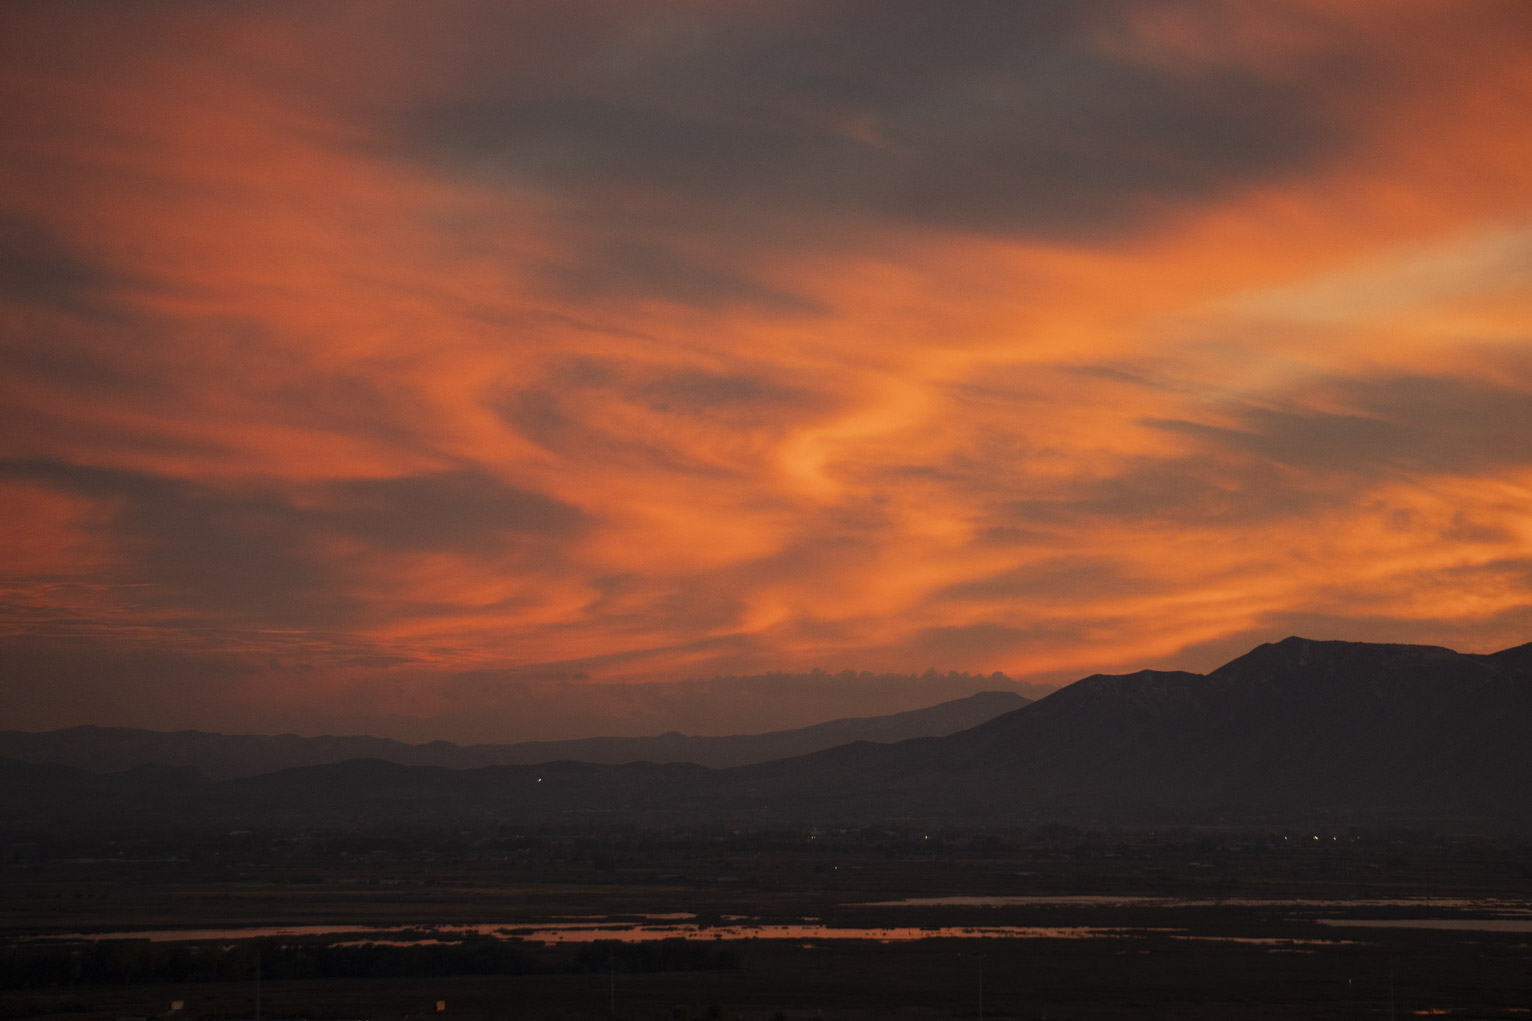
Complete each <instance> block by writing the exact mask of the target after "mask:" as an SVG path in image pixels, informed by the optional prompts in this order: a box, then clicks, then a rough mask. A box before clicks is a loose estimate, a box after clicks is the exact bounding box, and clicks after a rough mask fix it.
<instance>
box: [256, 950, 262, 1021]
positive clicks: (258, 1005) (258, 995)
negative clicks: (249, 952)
mask: <svg viewBox="0 0 1532 1021" xmlns="http://www.w3.org/2000/svg"><path fill="white" fill-rule="evenodd" d="M255 1021H261V948H260V945H259V944H257V945H256V948H255Z"/></svg>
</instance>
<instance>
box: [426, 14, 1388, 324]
mask: <svg viewBox="0 0 1532 1021" xmlns="http://www.w3.org/2000/svg"><path fill="white" fill-rule="evenodd" d="M1130 10H1131V7H1130V6H1129V5H1123V4H1115V3H1097V4H1084V5H1081V4H1063V3H1044V4H1028V5H1025V6H1021V7H1017V6H1013V5H1000V4H972V5H962V6H960V7H953V8H948V9H945V10H943V11H942V12H941V13H940V15H936V14H934V13H933V12H931V11H930V10H928V9H925V8H923V7H921V6H920V5H913V4H903V3H896V4H892V5H880V6H878V7H877V8H875V9H870V8H868V7H866V6H865V5H862V4H859V3H837V4H815V5H794V4H787V5H778V6H776V7H774V8H770V9H757V10H753V11H749V12H744V11H740V10H739V9H737V8H717V9H709V8H705V7H700V8H691V9H686V10H684V11H677V12H672V18H671V20H670V21H669V22H668V23H667V22H666V20H665V19H661V18H655V19H651V21H650V23H648V24H646V25H643V26H637V27H635V26H633V25H632V24H630V23H626V22H624V21H621V20H618V21H615V22H611V21H608V22H605V23H603V22H602V21H600V20H598V19H592V18H591V12H590V11H589V10H587V9H585V8H582V7H581V6H579V5H570V6H568V7H566V8H562V9H560V13H559V14H558V15H552V16H550V15H548V14H547V12H544V14H543V17H542V19H540V20H544V24H543V25H542V26H541V27H542V30H543V31H544V32H545V33H547V34H548V35H551V36H552V37H553V40H554V41H553V42H552V44H551V45H553V46H554V47H555V50H554V54H552V55H550V54H543V55H542V59H544V60H549V59H550V57H551V56H553V55H557V54H560V53H561V54H563V55H564V57H565V63H566V66H567V68H568V70H567V71H566V72H564V73H563V74H559V73H557V72H555V73H552V74H549V75H548V76H547V77H545V78H543V79H541V80H540V81H538V82H537V83H536V84H535V85H532V84H529V83H528V82H526V81H525V79H524V78H523V77H522V76H521V75H518V74H515V73H514V72H513V73H510V74H506V75H503V76H501V75H496V74H495V73H494V70H493V68H494V66H495V63H496V62H498V61H500V59H501V57H500V53H499V50H498V49H497V48H491V47H488V46H486V47H485V48H484V49H483V50H477V49H471V50H469V51H468V52H466V53H464V54H462V56H463V57H464V59H465V60H467V61H468V62H469V70H468V71H467V72H466V73H467V75H468V76H469V78H470V80H471V81H472V82H473V87H472V89H471V91H470V92H469V94H467V95H464V96H448V97H443V98H440V99H437V100H435V101H433V102H430V103H428V104H425V105H423V106H421V107H419V108H418V109H415V110H411V111H408V112H406V113H405V114H404V116H403V118H402V120H401V122H400V124H401V126H400V128H399V137H400V138H401V139H403V140H404V143H405V151H406V152H407V153H408V154H409V155H411V156H414V157H417V158H421V159H424V160H427V161H430V162H431V163H433V164H434V165H439V166H442V167H447V168H453V169H456V170H457V171H459V172H462V173H465V174H471V175H475V176H479V177H484V178H487V179H491V180H497V179H498V180H504V181H509V182H515V183H516V184H517V185H519V186H524V187H529V188H534V189H538V190H541V191H545V192H548V193H550V194H552V195H557V196H563V197H564V198H565V199H566V200H567V201H568V202H569V203H570V205H571V215H573V216H574V217H576V218H577V220H578V221H579V222H581V223H583V224H585V225H587V227H591V225H612V224H619V225H629V226H636V225H639V224H642V225H644V226H645V227H646V229H649V230H651V231H653V230H654V229H656V228H659V229H663V226H662V223H663V221H662V220H657V218H656V216H655V213H656V212H658V211H660V210H663V213H662V214H661V216H662V217H664V218H676V227H677V229H678V230H679V231H681V232H682V233H687V232H691V233H700V234H701V235H704V236H708V237H710V238H712V239H713V242H714V243H715V248H718V247H721V246H722V245H724V244H726V243H727V242H726V239H728V238H734V239H736V243H737V239H738V238H740V237H742V236H748V235H749V234H750V233H757V234H760V235H763V236H771V235H773V234H777V235H779V236H780V233H781V231H779V230H774V229H773V226H772V222H773V221H776V223H777V224H778V226H779V227H780V228H782V230H787V231H792V232H795V233H801V232H803V231H805V230H807V231H810V232H815V221H816V220H820V221H822V222H826V223H835V222H845V221H846V220H847V219H848V218H850V219H860V220H863V221H884V220H889V219H892V220H894V221H897V222H902V223H905V224H910V225H918V226H920V227H924V228H931V227H935V228H940V229H944V230H955V231H960V232H964V233H978V234H982V235H996V236H1010V237H1033V238H1051V239H1097V238H1104V237H1120V236H1122V235H1124V234H1127V233H1130V232H1133V231H1135V230H1137V229H1138V228H1139V227H1140V226H1141V225H1142V224H1143V223H1144V222H1146V221H1152V220H1156V219H1159V218H1160V217H1162V216H1163V215H1165V213H1166V212H1167V211H1168V210H1172V209H1175V208H1177V207H1178V206H1181V205H1182V204H1183V203H1190V202H1200V201H1207V200H1209V199H1211V198H1214V197H1217V196H1219V195H1223V194H1226V193H1228V192H1230V191H1231V190H1234V189H1238V188H1242V187H1246V186H1249V185H1252V184H1255V183H1260V182H1270V181H1274V180H1279V179H1282V178H1284V177H1287V176H1290V175H1292V174H1295V173H1298V172H1300V171H1302V170H1304V169H1308V168H1312V167H1313V166H1314V165H1315V164H1316V163H1319V162H1323V161H1325V160H1328V159H1332V158H1334V157H1335V156H1336V155H1337V154H1338V153H1339V152H1341V151H1342V150H1343V149H1344V143H1345V136H1344V133H1343V132H1342V131H1341V130H1340V127H1339V125H1338V124H1336V123H1335V121H1334V120H1333V117H1332V114H1331V111H1330V107H1329V105H1328V104H1327V103H1326V102H1325V96H1326V93H1327V92H1329V91H1332V90H1333V89H1335V88H1338V87H1344V86H1345V85H1347V84H1350V82H1351V81H1352V80H1354V79H1355V78H1357V77H1358V76H1359V75H1362V74H1364V73H1365V71H1364V70H1363V69H1362V68H1360V67H1358V65H1357V64H1356V61H1355V55H1354V54H1352V55H1351V58H1350V63H1349V64H1348V63H1347V62H1344V61H1342V60H1340V59H1338V58H1331V59H1330V61H1329V62H1328V63H1326V62H1325V61H1324V60H1323V59H1320V58H1316V60H1315V62H1314V63H1313V64H1312V65H1311V66H1308V67H1306V68H1305V69H1304V70H1305V72H1306V73H1305V74H1304V75H1303V76H1290V77H1287V78H1283V77H1281V76H1279V75H1275V74H1269V73H1264V72H1262V71H1260V70H1254V69H1247V68H1243V67H1240V66H1237V65H1234V64H1229V63H1221V62H1214V61H1205V62H1202V63H1200V64H1193V63H1192V58H1190V57H1188V58H1187V63H1186V64H1185V65H1183V66H1181V67H1169V66H1163V65H1148V64H1145V63H1142V62H1139V61H1136V60H1134V59H1132V58H1131V57H1130V56H1127V55H1124V54H1122V53H1116V52H1111V51H1109V49H1108V48H1106V47H1103V46H1102V45H1100V43H1099V39H1098V38H1097V37H1098V34H1099V32H1100V30H1101V28H1102V26H1103V25H1109V24H1113V23H1116V22H1120V21H1121V20H1123V19H1124V17H1125V15H1126V14H1127V13H1128V12H1129V11H1130ZM1178 10H1179V13H1180V14H1181V15H1183V16H1187V17H1195V16H1196V15H1195V12H1194V11H1193V10H1192V9H1189V8H1187V9H1178ZM559 19H562V23H561V24H559V25H558V29H554V28H553V27H552V24H550V22H558V21H559ZM597 26H599V27H597ZM746 224H750V225H752V226H751V227H750V228H748V229H746V228H745V225H746ZM817 233H819V234H821V236H822V237H823V236H825V232H824V231H818V232H817ZM620 250H621V249H619V251H620ZM591 251H593V252H594V253H595V255H596V258H597V259H598V260H599V259H601V258H602V257H603V256H602V255H601V251H602V248H601V247H600V246H599V245H598V246H596V247H594V248H593V249H591ZM670 258H671V257H670V256H669V255H664V256H662V257H660V258H658V259H654V260H653V261H652V262H651V263H650V269H649V270H648V271H647V272H648V274H650V276H651V279H650V281H649V282H650V283H651V284H653V285H658V286H656V287H655V290H654V293H656V294H660V295H663V294H664V293H666V291H667V290H669V291H671V292H674V287H673V286H668V285H671V284H674V282H675V280H674V279H673V278H672V275H671V274H666V275H665V276H664V277H658V278H656V277H654V276H653V274H655V273H658V272H659V271H660V270H661V268H662V267H664V266H665V265H666V264H667V262H668V261H669V260H670ZM625 275H626V276H627V277H628V278H629V279H632V274H631V273H629V274H618V275H617V277H616V279H619V280H620V279H623V278H624V276H625ZM691 279H692V283H693V284H701V283H703V281H702V279H701V278H698V277H695V276H694V277H692V278H691ZM634 282H635V283H636V282H639V281H636V280H635V281H634ZM740 291H741V285H740V283H739V282H738V281H737V280H734V279H732V278H726V277H716V278H714V279H713V280H712V282H711V286H704V287H702V288H701V290H700V291H699V292H698V293H697V294H696V297H697V298H698V299H699V300H705V301H712V300H718V299H719V298H720V297H722V296H725V295H727V294H729V293H731V292H732V293H739V292H740Z"/></svg>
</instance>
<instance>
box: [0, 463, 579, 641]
mask: <svg viewBox="0 0 1532 1021" xmlns="http://www.w3.org/2000/svg"><path fill="white" fill-rule="evenodd" d="M0 478H11V479H23V480H29V481H32V482H36V483H42V484H44V485H47V486H50V487H53V488H56V489H58V490H61V491H64V492H68V493H72V494H77V495H80V496H84V497H88V498H90V499H91V500H93V501H95V502H96V503H97V504H98V505H99V506H101V507H102V508H103V509H104V511H105V514H104V517H105V522H104V524H102V525H101V526H99V527H101V528H103V529H105V530H106V531H107V532H108V534H109V535H110V537H111V540H112V543H113V546H114V548H115V549H116V550H117V552H118V554H119V562H118V564H117V565H116V567H115V568H114V570H113V573H114V574H115V575H116V580H117V583H118V584H119V585H122V586H125V591H127V592H130V593H132V595H130V596H129V597H128V598H129V599H130V600H131V601H132V602H134V603H137V604H138V605H139V606H140V607H141V608H143V609H149V608H154V609H156V610H159V611H172V612H175V613H180V614H186V615H189V616H193V617H195V616H197V615H200V614H209V613H211V614H215V615H218V616H224V617H227V616H229V615H232V616H233V619H235V620H244V621H246V622H247V626H263V627H273V626H279V627H297V628H303V629H321V630H322V629H326V628H338V627H347V626H356V624H357V623H358V622H359V621H360V619H361V615H362V604H361V601H360V600H359V599H358V598H357V597H356V596H354V595H353V594H351V593H349V592H348V591H347V586H346V574H347V572H346V568H345V565H344V561H345V560H346V559H347V555H346V554H344V553H340V552H337V544H340V545H341V546H347V545H355V544H361V545H362V548H363V549H365V550H368V551H369V552H370V553H371V554H372V555H374V556H387V555H389V554H392V553H401V552H403V553H409V552H417V551H425V552H430V551H447V552H452V553H458V554H463V555H470V556H477V557H490V558H496V557H501V556H504V555H505V554H506V553H507V552H515V551H516V550H517V549H518V547H525V548H527V549H528V551H529V554H528V559H529V560H540V559H542V558H543V557H545V556H546V552H545V546H546V545H547V544H549V543H557V542H558V541H559V540H560V539H563V538H568V537H570V536H572V535H574V534H577V533H578V532H579V531H580V530H581V529H582V528H583V527H585V525H586V520H587V519H586V518H585V516H584V514H583V513H582V512H580V511H579V510H577V509H575V508H573V507H569V506H567V505H565V504H562V503H560V502H558V501H556V500H553V499H551V498H549V497H547V496H545V495H543V494H540V493H536V492H533V491H530V490H525V489H521V488H519V487H516V486H512V485H508V484H506V483H504V482H501V481H499V480H496V479H493V478H491V477H489V476H486V475H482V474H477V473H473V472H466V471H459V472H447V473H438V474H435V475H430V476H416V477H408V478H397V479H347V480H340V481H333V482H323V483H317V484H308V485H304V486H299V487H282V488H278V489H273V488H267V487H253V486H242V487H233V488H229V489H219V488H215V487H212V486H209V485H205V484H197V483H194V482H189V481H185V480H180V479H166V478H161V477H157V476H152V475H148V474H144V473H138V472H130V471H123V470H114V469H103V468H88V467H80V466H75V465H68V464H61V463H56V462H43V461H33V462H21V461H9V462H4V463H0ZM529 540H530V544H529V542H528V541H529Z"/></svg>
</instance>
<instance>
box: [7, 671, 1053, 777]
mask: <svg viewBox="0 0 1532 1021" xmlns="http://www.w3.org/2000/svg"><path fill="white" fill-rule="evenodd" d="M1030 702H1031V699H1028V698H1023V697H1022V696H1021V695H1018V694H1016V693H1015V692H1013V691H981V692H979V693H977V694H975V695H970V696H968V697H967V698H958V699H953V700H951V701H949V702H942V703H940V704H939V705H934V706H928V707H926V708H924V709H913V710H910V711H909V712H903V713H894V714H893V715H889V716H866V717H856V718H852V719H843V720H831V721H829V722H828V723H819V724H815V725H814V726H810V727H800V728H797V729H795V730H778V731H772V732H770V733H765V734H738V735H734V736H730V737H693V736H689V735H686V734H678V733H675V732H671V733H667V734H660V735H659V736H657V737H593V738H585V739H580V740H572V741H523V742H519V743H515V744H473V745H466V746H465V745H457V744H452V743H451V742H448V741H432V742H430V743H429V744H418V745H414V744H405V743H404V742H402V741H394V740H390V739H388V738H381V737H299V736H298V735H296V734H280V735H275V736H268V735H264V734H214V733H209V732H206V731H200V730H178V731H168V732H167V731H158V730H140V729H138V728H134V727H69V728H67V729H64V730H50V731H45V732H42V733H30V732H27V731H20V730H7V731H0V759H14V760H16V761H19V762H35V763H53V764H56V765H64V766H74V767H76V768H78V769H85V770H89V771H92V772H98V773H107V772H121V771H123V770H128V769H137V768H139V767H142V766H173V767H189V768H191V769H195V770H197V771H198V772H200V773H203V774H204V775H206V776H207V777H209V778H211V779H214V780H230V779H237V778H239V777H248V776H258V775H260V774H262V773H274V772H276V771H278V770H282V769H292V768H295V767H298V766H319V765H325V764H327V763H334V762H345V761H347V760H349V759H381V760H383V761H384V762H395V763H399V764H400V765H408V766H443V767H446V768H449V769H476V768H479V767H482V766H510V765H532V764H536V763H539V762H555V761H559V760H569V761H574V762H598V763H624V762H691V763H696V764H698V765H702V766H712V767H714V768H724V767H728V766H743V765H749V764H751V763H755V762H767V761H770V760H772V759H785V758H788V757H790V756H795V755H807V754H809V753H811V752H817V751H821V750H823V749H825V748H834V747H835V746H837V745H843V744H850V743H851V742H853V741H876V742H881V743H890V742H894V741H904V740H908V739H909V738H913V737H942V736H944V735H947V734H953V733H956V732H957V731H960V730H967V729H968V728H970V727H975V726H978V725H979V724H981V723H984V722H987V721H989V720H992V719H994V718H995V717H996V716H999V715H1000V714H1002V713H1006V712H1010V711H1011V710H1013V709H1019V708H1021V707H1022V706H1024V705H1028V704H1029V703H1030Z"/></svg>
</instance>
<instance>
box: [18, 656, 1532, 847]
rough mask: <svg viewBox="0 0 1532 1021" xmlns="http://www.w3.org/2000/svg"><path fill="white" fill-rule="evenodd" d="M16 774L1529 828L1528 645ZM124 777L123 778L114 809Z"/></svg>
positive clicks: (357, 804)
mask: <svg viewBox="0 0 1532 1021" xmlns="http://www.w3.org/2000/svg"><path fill="white" fill-rule="evenodd" d="M55 768H56V769H62V768H63V767H55ZM3 772H4V775H5V776H9V777H13V778H14V780H7V781H6V782H5V783H3V784H0V794H4V795H5V796H6V797H7V799H8V803H6V804H0V809H3V810H4V814H6V815H9V816H13V817H15V818H18V819H20V818H28V817H41V816H47V817H48V818H58V817H59V816H60V813H61V812H64V809H62V808H60V806H61V805H67V806H70V807H69V811H72V812H73V813H74V817H75V818H79V817H81V815H82V814H83V813H86V812H90V811H96V812H100V813H103V815H102V818H103V819H104V818H106V817H108V816H110V817H113V818H118V819H121V818H123V816H124V814H125V813H126V812H129V811H131V812H139V813H143V814H144V818H145V819H146V820H147V819H150V818H151V817H152V816H153V813H154V812H156V811H158V812H160V813H161V817H163V814H164V813H166V812H170V811H175V812H180V813H182V817H183V818H185V819H191V820H200V821H203V822H211V823H214V824H218V825H241V826H243V825H263V826H273V825H305V826H318V825H325V826H334V825H359V824H376V823H385V822H386V823H391V824H392V823H399V822H422V821H428V822H432V823H445V822H450V821H453V820H456V821H463V822H488V821H495V822H501V823H504V822H515V823H518V824H539V823H540V824H547V823H567V822H569V821H571V820H581V821H585V822H589V823H591V824H593V825H594V824H598V823H613V824H624V825H632V824H642V825H669V824H673V823H681V822H694V823H695V822H709V823H718V822H728V823H730V824H734V825H741V824H743V825H784V824H786V825H824V824H830V825H858V824H876V823H884V822H889V821H893V820H902V821H919V822H921V823H922V824H933V825H962V826H974V825H978V826H1012V825H1033V824H1037V823H1041V822H1068V823H1072V824H1086V825H1096V824H1099V825H1149V826H1157V825H1197V826H1203V825H1240V826H1245V825H1271V824H1278V825H1292V824H1302V825H1308V824H1310V823H1312V824H1314V825H1346V824H1363V825H1375V824H1381V825H1440V826H1448V827H1459V828H1467V829H1472V830H1475V831H1478V832H1486V831H1494V832H1506V831H1511V832H1518V833H1532V796H1529V792H1532V647H1528V646H1518V647H1516V648H1515V649H1507V650H1502V651H1501V652H1499V653H1492V654H1488V655H1473V654H1461V653H1456V652H1453V651H1452V650H1450V649H1442V648H1439V647H1434V646H1407V645H1369V644H1366V643H1348V642H1313V641H1310V640H1308V639H1301V638H1292V639H1287V640H1284V641H1283V642H1276V643H1268V644H1266V645H1262V646H1259V647H1257V648H1256V649H1252V650H1251V651H1250V652H1249V653H1247V654H1245V655H1244V656H1241V657H1239V658H1237V659H1235V660H1231V661H1230V662H1229V663H1226V664H1224V665H1223V666H1221V667H1219V668H1218V669H1216V670H1214V671H1211V672H1209V673H1208V674H1205V675H1204V674H1194V673H1189V672H1185V671H1158V670H1145V671H1139V672H1137V673H1133V674H1118V675H1092V676H1091V677H1088V678H1083V679H1082V680H1080V681H1077V682H1075V683H1074V684H1072V685H1068V686H1066V687H1064V688H1061V689H1059V690H1058V691H1056V692H1054V693H1052V694H1050V695H1048V696H1047V697H1045V698H1043V699H1040V700H1038V701H1037V702H1035V703H1033V704H1031V705H1029V706H1026V707H1024V708H1022V709H1019V710H1013V711H1011V712H1008V713H1004V714H1001V715H999V716H996V717H995V718H993V719H991V720H989V721H988V722H985V723H983V724H980V725H979V726H976V727H972V728H969V729H967V730H962V731H959V732H957V733H954V734H949V735H946V736H941V737H920V738H913V739H910V740H906V741H901V742H897V743H892V744H878V743H872V742H865V741H862V742H855V743H850V744H844V745H839V746H836V747H833V748H827V749H822V750H819V751H816V752H813V753H811V754H808V755H802V756H796V757H791V758H786V759H778V760H773V761H769V762H763V763H756V764H752V765H744V766H735V767H730V768H726V769H709V768H705V767H702V766H697V765H677V764H670V765H663V764H655V763H635V764H630V765H601V764H589V763H575V762H551V763H544V764H541V765H537V766H523V765H502V766H488V767H482V768H478V769H471V770H452V769H444V768H440V767H417V766H401V765H392V764H383V763H376V762H374V763H371V764H369V763H366V762H351V763H340V764H332V765H325V766H311V767H304V768H302V769H298V770H287V771H283V772H279V773H274V774H266V775H263V776H256V777H250V778H245V779H241V780H233V781H224V782H221V783H212V782H205V783H204V784H203V785H202V786H198V785H197V784H195V783H193V782H190V781H187V782H184V783H181V784H180V785H179V786H177V785H176V784H175V783H170V782H165V783H164V784H163V786H164V787H165V790H164V791H163V792H162V795H161V800H160V801H159V802H155V801H154V796H153V795H152V794H150V793H146V792H145V790H144V784H142V783H136V784H135V783H134V782H133V781H132V780H131V778H128V777H126V776H125V775H123V774H116V775H114V776H112V777H104V778H103V777H102V776H100V775H99V774H89V773H80V772H74V773H59V772H55V773H52V774H49V775H48V776H46V777H45V776H43V775H42V774H35V775H34V774H33V773H29V772H28V770H27V768H26V767H21V766H19V765H17V764H14V763H13V764H8V765H5V766H4V770H3ZM28 777H31V779H28ZM50 783H52V784H55V786H56V789H55V790H53V791H52V792H51V793H49V794H48V797H46V798H44V797H43V796H42V795H43V794H44V793H47V792H46V790H45V789H46V788H47V787H48V785H49V784H50ZM29 785H30V786H29ZM114 785H115V786H117V787H122V788H124V791H125V793H124V794H123V795H122V800H121V803H120V804H119V802H118V801H114V800H113V799H112V797H111V796H110V794H111V790H112V789H113V788H114ZM27 792H31V794H32V795H35V796H32V797H30V800H29V797H28V795H27ZM155 804H159V805H160V808H158V809H155V808H154V807H153V806H154V805H155ZM124 805H131V806H135V807H133V808H131V809H128V808H124V807H122V806H124ZM142 806H148V807H142ZM172 806H174V807H173V808H172ZM28 813H31V815H30V816H29V815H28ZM66 814H67V813H66Z"/></svg>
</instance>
